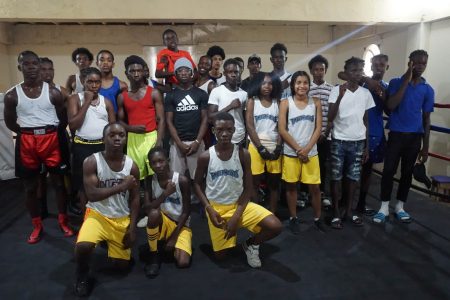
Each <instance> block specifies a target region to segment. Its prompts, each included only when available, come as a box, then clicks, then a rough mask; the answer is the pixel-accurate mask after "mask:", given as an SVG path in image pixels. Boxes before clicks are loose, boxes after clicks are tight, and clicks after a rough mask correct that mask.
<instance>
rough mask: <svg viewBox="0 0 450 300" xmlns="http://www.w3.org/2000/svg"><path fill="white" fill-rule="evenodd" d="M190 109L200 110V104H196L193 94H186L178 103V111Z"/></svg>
mask: <svg viewBox="0 0 450 300" xmlns="http://www.w3.org/2000/svg"><path fill="white" fill-rule="evenodd" d="M190 110H198V105H197V104H195V102H194V100H193V99H192V98H191V96H189V95H186V97H184V98H183V100H181V101H180V103H178V105H177V111H190Z"/></svg>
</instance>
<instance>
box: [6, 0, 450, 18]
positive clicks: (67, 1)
mask: <svg viewBox="0 0 450 300" xmlns="http://www.w3.org/2000/svg"><path fill="white" fill-rule="evenodd" d="M405 2H406V1H398V0H376V1H374V0H370V1H369V0H356V1H355V0H333V1H329V0H296V1H284V2H283V3H282V5H281V4H280V3H279V2H277V1H273V0H257V1H240V0H228V1H227V2H226V6H225V5H224V6H223V7H217V8H216V7H214V8H212V5H211V1H210V0H196V1H195V2H192V3H191V2H188V1H185V0H172V1H170V3H169V2H167V1H165V0H152V1H148V0H133V1H121V0H97V1H91V0H77V1H72V0H59V1H54V0H39V1H26V0H1V1H0V11H1V12H2V14H1V15H0V20H5V21H10V20H12V21H13V22H16V21H17V20H27V21H59V22H62V21H76V22H83V21H95V22H103V21H123V20H129V21H142V22H148V21H152V22H191V21H197V22H198V21H206V22H222V21H234V22H251V21H258V22H260V21H265V22H280V21H281V22H299V21H302V22H335V23H336V22H352V23H355V22H356V23H368V22H384V23H387V22H396V23H399V22H420V21H431V20H436V19H439V18H443V17H445V16H448V15H450V6H448V5H445V4H446V3H445V1H442V0H428V1H426V2H424V1H422V0H408V1H407V5H405ZM381 7H382V8H384V9H383V10H382V13H380V11H381V10H380V8H381ZM209 8H212V9H209Z"/></svg>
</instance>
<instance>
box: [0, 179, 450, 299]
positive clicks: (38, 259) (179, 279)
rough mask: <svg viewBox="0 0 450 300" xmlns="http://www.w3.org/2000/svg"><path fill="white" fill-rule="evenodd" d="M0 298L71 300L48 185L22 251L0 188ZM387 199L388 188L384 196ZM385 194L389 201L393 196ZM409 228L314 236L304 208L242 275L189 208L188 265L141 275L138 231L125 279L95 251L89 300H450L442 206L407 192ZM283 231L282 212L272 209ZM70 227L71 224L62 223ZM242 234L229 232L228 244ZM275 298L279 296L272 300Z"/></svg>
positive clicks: (239, 256)
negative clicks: (37, 223) (40, 217)
mask: <svg viewBox="0 0 450 300" xmlns="http://www.w3.org/2000/svg"><path fill="white" fill-rule="evenodd" d="M0 189H1V191H2V197H1V199H0V212H1V214H0V244H1V245H2V247H1V250H0V251H1V252H0V253H1V254H0V255H1V257H2V259H1V260H0V269H1V270H2V273H1V274H2V275H0V291H1V292H0V294H1V298H2V299H73V298H75V297H74V296H72V287H73V281H74V274H75V263H74V260H73V250H74V241H75V238H64V237H63V236H62V233H61V232H60V231H59V229H58V226H57V220H56V208H55V204H54V201H53V200H54V198H53V197H54V196H53V193H52V191H51V185H49V195H48V202H49V210H50V212H51V215H50V217H49V218H47V219H45V220H44V226H45V234H44V236H43V238H42V240H41V241H40V242H39V243H38V244H36V245H28V244H27V243H26V239H27V237H28V235H29V234H30V232H31V230H32V227H31V220H30V218H29V216H28V213H27V212H26V209H25V205H24V193H23V188H22V186H21V184H20V182H19V181H18V180H9V181H0ZM394 192H395V190H394ZM378 194H379V178H378V177H377V176H374V178H373V184H372V186H371V189H370V191H369V195H368V199H367V202H368V205H369V206H371V207H372V208H378V202H377V200H376V198H377V197H378ZM393 195H395V194H393ZM408 201H409V202H408V203H407V205H406V209H407V211H408V212H409V213H410V214H411V215H412V217H413V218H414V220H413V222H412V223H410V224H402V223H400V222H399V221H396V220H394V217H393V214H391V216H390V221H389V222H388V223H386V224H385V225H376V224H373V223H372V222H371V221H370V219H369V218H365V226H364V227H354V226H352V225H351V224H350V223H349V222H346V223H344V229H343V230H340V231H337V230H333V229H331V228H330V227H328V226H327V229H328V231H327V232H326V233H320V232H318V231H317V230H316V229H315V227H314V225H313V219H312V209H311V207H307V208H305V209H303V210H300V211H299V217H300V219H302V220H304V223H302V224H301V230H302V232H301V233H300V234H299V235H297V236H294V235H292V234H291V233H290V232H289V231H288V229H287V228H286V229H285V230H284V231H283V232H282V233H281V234H280V235H279V236H278V237H277V238H276V239H274V240H272V241H270V242H268V243H266V244H264V245H262V246H261V257H262V262H263V267H262V268H261V269H252V268H250V267H249V266H248V265H247V263H246V258H245V254H244V253H243V251H242V250H241V248H240V247H236V249H234V250H233V251H232V252H231V255H230V257H229V258H228V259H227V260H225V261H223V262H216V261H215V260H213V259H212V249H211V246H210V245H211V243H210V240H209V232H208V227H207V223H206V220H205V219H204V217H202V216H201V215H200V214H199V211H200V209H199V208H198V207H197V208H195V207H194V208H193V213H192V222H191V223H192V228H193V249H194V253H193V261H192V265H191V267H190V268H189V269H177V268H176V267H175V265H174V263H173V261H172V260H171V259H170V257H168V258H166V259H164V261H163V263H162V265H161V272H160V275H159V277H157V278H155V279H148V278H146V277H145V275H144V262H143V258H145V253H146V251H145V249H146V247H147V246H146V239H145V238H146V233H145V230H143V229H140V230H139V234H138V241H137V243H136V245H135V247H134V249H133V258H134V261H135V264H134V267H133V269H132V271H131V273H129V274H128V275H125V276H123V275H119V274H116V273H114V272H113V271H112V270H111V269H110V266H109V264H108V261H107V258H106V250H105V249H104V247H97V249H96V251H95V254H94V255H93V259H92V268H91V270H92V273H93V275H94V277H95V278H96V283H95V288H94V290H93V292H92V294H91V296H90V298H91V299H109V300H113V299H231V298H232V299H279V298H282V299H358V298H359V299H364V300H367V299H384V300H386V299H450V284H449V283H450V217H449V216H450V206H449V205H448V204H445V203H439V202H435V201H432V200H430V199H429V198H428V197H427V196H425V195H422V194H418V193H416V192H413V191H411V193H410V197H409V200H408ZM280 218H281V219H282V221H283V223H284V224H285V225H287V209H286V207H285V206H284V205H283V204H280ZM71 221H72V224H74V227H77V228H78V227H79V225H80V219H79V218H78V217H75V216H71ZM248 235H249V233H248V232H246V231H245V230H242V231H239V233H238V242H242V241H244V240H245V238H247V237H248ZM278 297H279V298H278Z"/></svg>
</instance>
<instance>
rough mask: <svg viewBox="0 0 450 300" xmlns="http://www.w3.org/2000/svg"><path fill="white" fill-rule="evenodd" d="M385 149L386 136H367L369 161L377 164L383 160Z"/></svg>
mask: <svg viewBox="0 0 450 300" xmlns="http://www.w3.org/2000/svg"><path fill="white" fill-rule="evenodd" d="M385 149H386V137H385V136H384V135H382V136H372V135H371V136H369V162H371V163H374V164H378V163H381V162H383V160H384V151H385Z"/></svg>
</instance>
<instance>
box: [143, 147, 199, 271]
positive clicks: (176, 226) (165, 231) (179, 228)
mask: <svg viewBox="0 0 450 300" xmlns="http://www.w3.org/2000/svg"><path fill="white" fill-rule="evenodd" d="M148 161H149V163H150V167H151V168H152V169H153V171H154V172H155V175H154V176H152V177H147V179H146V190H145V197H144V207H145V210H146V213H147V216H148V223H147V238H148V244H149V247H150V254H151V256H150V261H149V262H148V263H147V265H146V266H145V275H146V276H147V277H150V278H154V277H156V276H158V274H159V268H160V259H159V255H158V247H157V242H158V240H165V242H166V243H165V250H166V251H170V252H173V255H174V257H175V262H176V265H177V267H179V268H187V267H189V264H190V261H191V255H192V242H191V240H192V231H191V229H190V228H189V221H190V220H189V219H190V211H191V206H190V203H191V189H190V179H188V178H187V177H186V176H183V175H181V174H179V173H177V172H173V171H172V170H170V167H169V162H168V160H167V157H166V155H165V153H164V150H163V148H161V147H155V148H152V149H151V150H150V152H149V153H148Z"/></svg>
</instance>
